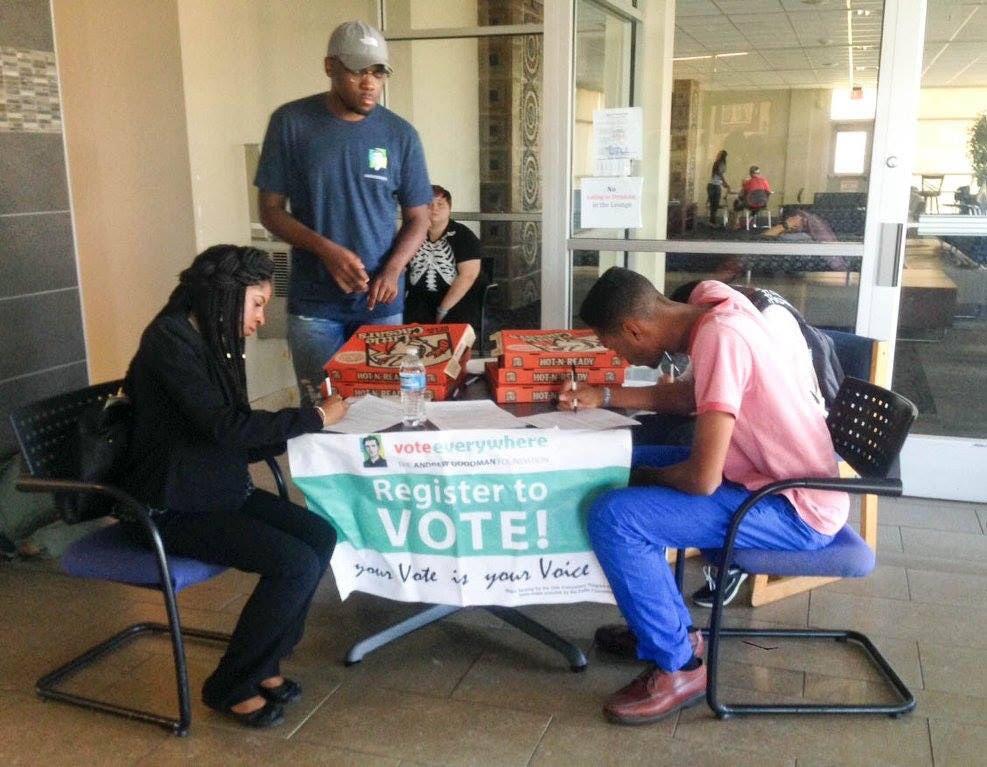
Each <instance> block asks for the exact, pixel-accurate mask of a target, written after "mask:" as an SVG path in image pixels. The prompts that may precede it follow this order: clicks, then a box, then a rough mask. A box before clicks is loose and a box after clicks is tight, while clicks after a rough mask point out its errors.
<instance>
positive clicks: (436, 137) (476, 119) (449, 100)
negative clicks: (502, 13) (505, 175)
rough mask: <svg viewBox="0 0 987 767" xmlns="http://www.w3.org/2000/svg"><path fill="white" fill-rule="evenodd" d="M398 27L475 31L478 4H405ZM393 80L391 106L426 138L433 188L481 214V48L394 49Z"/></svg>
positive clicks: (472, 43)
mask: <svg viewBox="0 0 987 767" xmlns="http://www.w3.org/2000/svg"><path fill="white" fill-rule="evenodd" d="M390 18H391V20H392V24H393V25H398V24H400V25H402V26H405V25H406V26H410V27H412V28H416V29H421V28H424V27H470V26H476V23H477V12H476V3H475V2H473V1H469V2H466V1H464V2H456V3H449V2H445V3H434V2H431V1H428V2H426V1H423V0H418V1H417V2H411V3H408V4H405V3H402V4H399V5H397V6H396V7H394V8H393V9H392V10H391V12H390ZM391 51H392V59H393V61H394V75H393V76H392V77H391V78H390V81H389V82H388V84H387V106H388V108H390V109H392V110H394V111H395V112H396V113H397V114H399V115H401V116H402V117H403V118H404V119H406V120H408V122H410V123H411V124H412V125H414V126H415V129H416V130H417V131H418V135H419V136H421V140H422V147H423V148H424V150H425V162H426V164H427V165H428V175H429V178H430V179H431V180H432V183H435V184H441V185H442V186H444V187H446V188H447V189H448V190H449V191H450V192H451V193H452V196H453V208H454V210H474V211H475V210H479V209H480V136H479V123H480V113H479V110H480V107H479V91H478V89H477V82H478V78H479V58H478V42H477V40H476V38H465V39H462V40H419V41H413V42H410V41H408V42H396V43H391Z"/></svg>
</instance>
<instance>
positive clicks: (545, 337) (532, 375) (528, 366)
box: [486, 330, 627, 403]
mask: <svg viewBox="0 0 987 767" xmlns="http://www.w3.org/2000/svg"><path fill="white" fill-rule="evenodd" d="M491 338H492V339H493V341H494V354H495V355H496V358H497V359H496V361H493V362H488V363H487V370H486V372H487V380H488V381H489V383H490V391H491V393H492V394H493V396H494V399H495V400H496V401H497V402H501V403H504V402H553V401H555V400H556V399H558V396H559V392H560V391H562V389H563V388H565V387H567V386H570V385H571V382H572V377H573V372H574V371H575V378H576V381H581V382H585V383H588V384H591V385H593V386H620V385H621V384H622V383H623V382H624V371H625V369H626V368H627V363H626V362H625V361H624V360H623V359H622V358H621V357H620V355H618V354H617V353H616V352H614V351H611V350H610V349H607V348H606V347H605V346H603V345H602V344H601V343H600V341H599V339H598V338H597V337H596V335H595V334H594V333H593V331H591V330H501V331H500V332H499V333H495V334H494V335H493V336H491Z"/></svg>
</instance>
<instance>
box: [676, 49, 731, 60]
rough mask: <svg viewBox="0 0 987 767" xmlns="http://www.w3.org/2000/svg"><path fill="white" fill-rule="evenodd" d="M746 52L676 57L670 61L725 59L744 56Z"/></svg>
mask: <svg viewBox="0 0 987 767" xmlns="http://www.w3.org/2000/svg"><path fill="white" fill-rule="evenodd" d="M746 55H748V51H737V52H736V53H707V54H705V55H703V56H676V57H675V58H673V59H672V61H699V60H700V59H726V58H730V57H731V56H746Z"/></svg>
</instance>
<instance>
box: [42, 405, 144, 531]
mask: <svg viewBox="0 0 987 767" xmlns="http://www.w3.org/2000/svg"><path fill="white" fill-rule="evenodd" d="M131 421H132V407H131V405H130V400H128V399H127V398H126V396H124V395H123V394H117V395H114V396H111V397H108V398H107V399H105V400H101V401H99V402H94V403H93V404H92V405H91V406H89V407H88V408H87V409H85V410H83V411H82V414H81V415H80V416H79V420H78V422H77V428H76V431H75V433H74V434H73V435H72V438H71V439H70V440H69V445H67V450H66V461H67V464H68V465H67V466H66V472H65V476H67V477H74V478H76V479H79V480H80V481H82V482H95V483H99V484H115V482H116V480H117V479H118V478H119V476H120V474H121V471H122V468H123V464H124V462H125V460H126V457H127V446H128V444H129V440H130V428H131ZM56 503H57V505H58V509H59V513H60V514H61V516H62V519H64V520H65V521H66V522H68V523H70V524H75V523H76V522H83V521H85V520H87V519H96V518H98V517H105V516H106V515H108V514H111V513H112V512H113V507H114V504H115V502H114V500H113V499H112V498H110V497H109V496H106V495H100V494H97V493H60V494H57V495H56Z"/></svg>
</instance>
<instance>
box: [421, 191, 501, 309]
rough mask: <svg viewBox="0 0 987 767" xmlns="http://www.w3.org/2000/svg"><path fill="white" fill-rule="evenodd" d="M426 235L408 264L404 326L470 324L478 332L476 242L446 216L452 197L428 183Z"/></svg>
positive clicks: (478, 255)
mask: <svg viewBox="0 0 987 767" xmlns="http://www.w3.org/2000/svg"><path fill="white" fill-rule="evenodd" d="M432 193H433V195H434V197H433V198H432V204H431V205H430V206H429V219H428V234H427V235H426V236H425V241H424V242H423V243H422V244H421V246H420V247H419V248H418V252H417V253H415V255H414V257H412V259H411V262H410V263H409V264H408V276H407V284H408V289H407V293H406V294H405V301H404V321H405V322H422V323H430V322H468V323H470V324H471V325H472V326H473V327H474V328H479V327H480V324H479V320H480V310H481V298H482V290H483V283H484V280H483V277H482V276H481V269H480V267H481V264H482V261H481V255H482V254H481V250H480V241H479V240H478V239H477V238H476V235H475V234H473V232H472V231H470V229H469V228H468V227H465V226H463V225H462V224H460V223H459V222H457V221H453V220H452V219H451V218H450V217H449V216H450V214H451V213H452V195H451V194H450V193H449V190H447V189H445V188H444V187H441V186H438V185H437V184H433V185H432Z"/></svg>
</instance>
